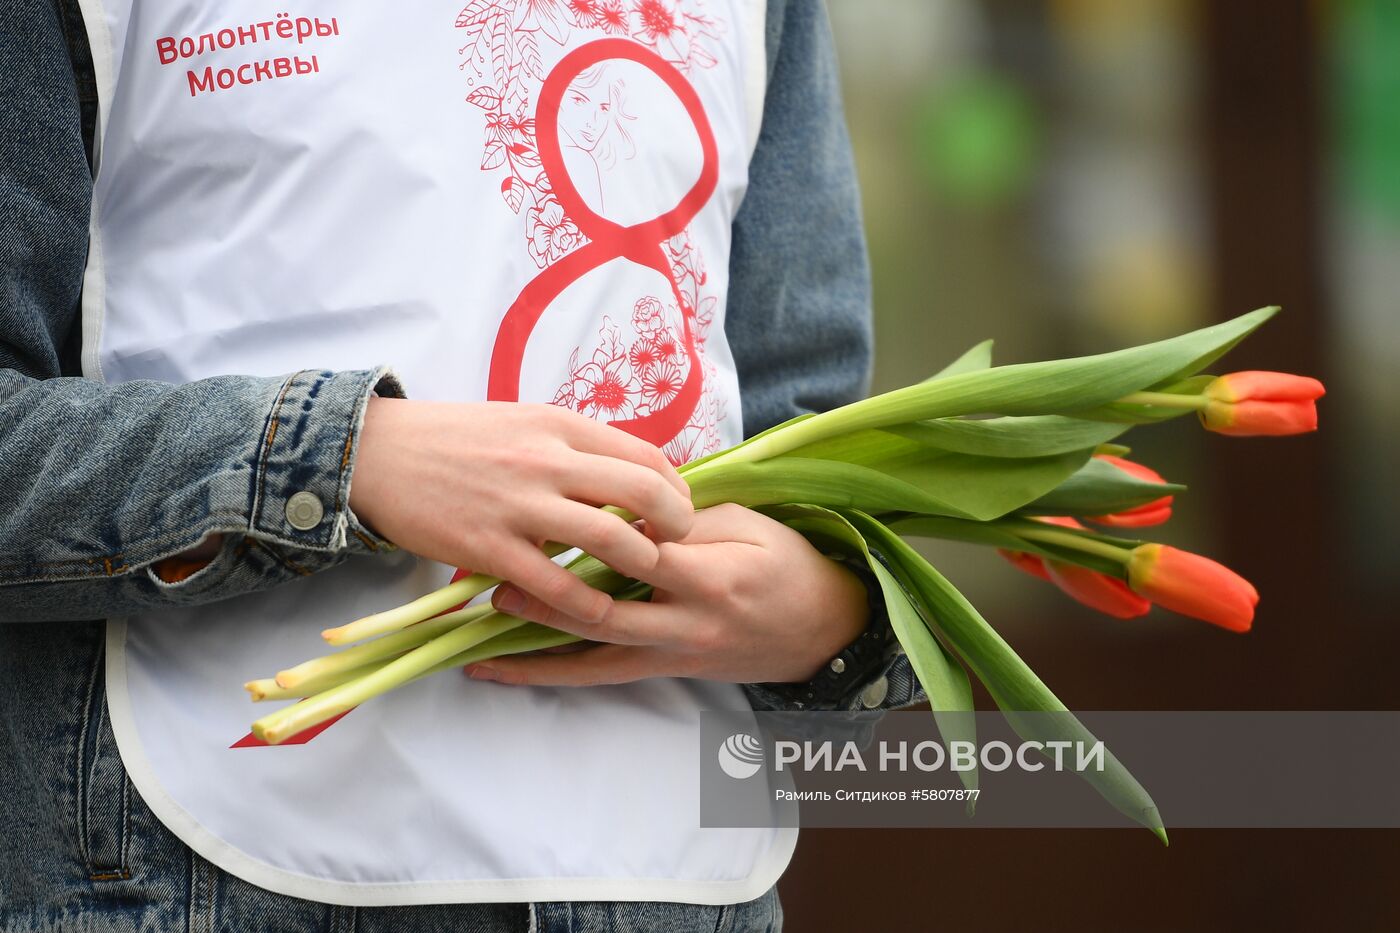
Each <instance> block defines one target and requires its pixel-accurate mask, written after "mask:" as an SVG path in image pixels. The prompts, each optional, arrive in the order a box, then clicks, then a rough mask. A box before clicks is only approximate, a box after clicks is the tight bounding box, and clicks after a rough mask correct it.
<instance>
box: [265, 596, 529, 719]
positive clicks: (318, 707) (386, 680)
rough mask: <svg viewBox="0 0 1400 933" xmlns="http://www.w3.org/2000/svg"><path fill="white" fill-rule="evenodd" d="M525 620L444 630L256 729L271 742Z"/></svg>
mask: <svg viewBox="0 0 1400 933" xmlns="http://www.w3.org/2000/svg"><path fill="white" fill-rule="evenodd" d="M524 624H525V620H524V619H517V618H515V617H514V616H508V615H502V614H500V613H492V614H491V615H488V616H486V617H485V618H482V619H478V620H477V621H475V622H468V623H466V624H465V625H460V626H458V627H457V628H455V629H453V630H452V631H450V632H448V633H447V634H446V635H439V636H438V637H437V638H434V639H433V640H432V641H430V642H428V643H427V644H425V645H422V646H420V647H418V648H415V649H413V650H412V651H410V652H408V653H406V654H404V655H401V656H400V657H398V658H395V659H394V660H392V661H390V662H389V663H387V664H385V665H384V666H383V667H380V668H379V669H378V670H376V671H374V672H373V673H370V674H366V675H365V676H363V677H357V678H355V679H354V680H352V681H349V682H348V683H344V684H340V685H339V686H336V687H332V688H331V689H329V690H326V691H324V692H322V693H318V694H316V695H315V696H313V697H308V698H307V699H305V700H303V701H302V702H300V703H295V704H293V705H291V706H284V707H283V708H282V709H279V710H277V712H275V713H271V714H269V715H267V716H264V717H263V718H261V719H259V720H258V721H257V722H255V723H253V734H254V735H256V736H257V737H258V738H260V739H262V740H263V741H264V742H267V743H268V744H269V745H276V744H278V743H279V742H282V741H283V740H285V739H288V738H290V737H292V736H294V735H296V734H297V733H299V732H302V731H304V730H306V729H310V728H311V727H312V726H316V725H319V724H321V723H323V722H325V721H326V720H327V719H330V718H331V717H332V716H337V715H339V714H340V713H343V712H345V711H346V710H349V709H352V708H354V707H356V706H359V705H360V704H361V703H364V702H365V701H366V700H371V699H373V698H374V697H377V696H379V695H380V694H383V693H388V692H389V691H390V690H393V689H395V688H396V687H399V686H402V685H403V684H405V683H408V682H409V681H410V680H413V679H415V678H416V677H417V676H418V675H420V674H424V673H426V672H427V671H428V670H429V669H430V668H432V667H434V666H436V665H438V664H439V663H440V662H442V661H446V660H447V659H448V658H450V657H452V656H453V655H457V654H461V653H462V652H464V651H466V650H467V649H468V648H472V647H474V646H476V645H479V644H481V643H482V642H484V641H486V640H488V639H490V638H494V637H495V636H497V635H499V634H501V633H502V632H508V631H510V630H511V629H513V628H519V627H520V626H522V625H524Z"/></svg>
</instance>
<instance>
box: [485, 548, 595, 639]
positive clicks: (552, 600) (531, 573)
mask: <svg viewBox="0 0 1400 933" xmlns="http://www.w3.org/2000/svg"><path fill="white" fill-rule="evenodd" d="M503 558H504V559H503V560H502V561H501V570H500V572H499V573H497V574H496V575H497V576H499V577H501V578H502V579H504V580H509V581H510V582H512V583H514V584H515V586H516V588H517V589H518V590H520V591H523V592H525V593H527V594H529V595H531V596H533V597H535V598H536V599H538V600H540V601H541V602H543V603H545V604H546V605H548V606H551V607H553V608H555V609H558V610H559V611H560V612H561V613H562V614H563V615H564V616H566V617H569V618H573V619H577V620H580V621H582V622H587V623H594V624H596V623H598V622H601V621H603V619H604V618H606V617H607V614H608V612H609V610H610V609H611V608H612V604H613V600H612V597H611V596H609V595H608V594H607V593H604V592H602V591H601V590H595V589H594V588H593V587H591V586H589V585H588V584H587V583H584V582H583V581H582V580H580V579H579V578H578V577H576V576H574V575H573V574H571V573H569V571H567V570H565V569H564V568H563V567H560V566H559V565H558V564H556V563H554V561H552V560H550V559H549V558H547V557H545V556H544V555H543V554H541V553H540V552H539V551H537V550H535V549H534V548H531V547H527V546H523V545H519V546H511V547H510V548H509V550H508V551H507V553H505V554H504V555H503ZM498 608H501V609H502V611H503V612H509V611H510V610H509V609H506V608H504V607H498ZM512 614H513V613H512ZM561 627H562V626H561ZM566 631H570V632H572V631H574V629H566Z"/></svg>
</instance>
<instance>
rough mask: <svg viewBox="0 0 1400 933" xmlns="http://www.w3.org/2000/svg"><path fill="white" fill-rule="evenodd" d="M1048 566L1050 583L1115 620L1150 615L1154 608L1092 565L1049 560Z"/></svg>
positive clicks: (1125, 585) (1120, 581)
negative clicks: (1091, 566)
mask: <svg viewBox="0 0 1400 933" xmlns="http://www.w3.org/2000/svg"><path fill="white" fill-rule="evenodd" d="M1045 569H1046V572H1047V573H1048V575H1049V577H1050V582H1052V583H1054V584H1055V585H1056V586H1058V587H1059V588H1060V589H1062V590H1064V591H1065V592H1066V593H1068V594H1069V595H1071V596H1073V597H1074V598H1075V599H1077V600H1079V601H1080V602H1081V603H1083V604H1084V605H1086V606H1088V607H1089V608H1091V609H1097V610H1098V611H1099V612H1102V613H1106V614H1107V615H1111V616H1113V617H1114V618H1115V619H1135V618H1137V617H1138V616H1145V615H1147V612H1148V610H1149V609H1151V608H1152V603H1151V602H1150V601H1148V600H1146V599H1143V598H1142V597H1141V596H1139V595H1138V594H1136V593H1134V592H1133V591H1132V590H1130V589H1128V586H1127V584H1125V583H1124V582H1123V581H1122V580H1115V579H1114V578H1113V577H1110V576H1108V575H1107V574H1103V573H1099V572H1098V571H1096V570H1090V569H1089V568H1088V567H1080V566H1079V565H1078V564H1067V563H1065V562H1064V561H1059V560H1047V561H1045Z"/></svg>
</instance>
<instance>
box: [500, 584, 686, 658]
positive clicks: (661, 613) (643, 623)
mask: <svg viewBox="0 0 1400 933" xmlns="http://www.w3.org/2000/svg"><path fill="white" fill-rule="evenodd" d="M491 603H492V605H494V606H495V607H496V608H497V609H499V610H500V611H501V612H504V613H506V614H507V615H513V616H515V617H516V618H520V619H525V620H526V621H528V622H538V623H539V624H540V625H547V626H549V627H550V628H556V629H559V630H560V631H563V632H569V633H571V634H574V635H582V636H583V637H585V638H587V639H588V640H589V641H595V642H608V643H610V644H614V645H662V646H670V645H676V644H679V643H680V642H681V640H682V636H683V634H684V632H685V627H686V626H685V622H684V621H683V620H682V619H681V618H680V613H679V611H678V610H677V609H676V608H675V607H673V606H670V605H667V604H664V603H650V602H641V601H630V600H620V599H619V600H614V601H613V604H612V608H611V609H609V610H608V614H607V618H605V619H603V621H601V622H584V621H582V620H579V619H576V618H574V617H572V616H570V615H568V614H567V613H563V612H560V611H559V610H558V609H556V608H554V607H553V606H550V605H547V604H546V603H544V602H543V601H541V600H539V599H536V598H535V597H533V596H531V595H530V594H529V593H525V592H523V591H521V590H520V589H518V588H516V587H513V586H510V585H508V584H502V585H501V586H499V587H497V588H496V592H495V594H494V595H493V596H492V597H491Z"/></svg>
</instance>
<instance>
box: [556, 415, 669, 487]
mask: <svg viewBox="0 0 1400 933" xmlns="http://www.w3.org/2000/svg"><path fill="white" fill-rule="evenodd" d="M568 423H569V425H570V427H569V428H567V429H566V433H565V439H566V440H568V441H569V443H570V446H572V447H573V448H574V449H575V450H579V451H582V452H584V453H591V454H599V455H601V456H604V457H613V458H616V459H618V460H627V461H630V462H632V463H635V464H637V465H638V466H643V467H646V468H648V469H650V470H653V471H655V472H656V473H658V474H659V475H660V476H661V477H662V478H663V479H665V480H666V482H668V483H670V484H671V486H672V488H674V489H675V490H676V492H678V493H680V494H681V495H683V496H685V497H686V498H687V499H689V498H690V487H689V486H688V485H686V482H685V480H683V479H681V475H680V474H679V473H677V472H676V468H675V467H674V466H672V465H671V461H670V460H667V459H666V455H665V454H663V453H662V452H661V448H659V447H657V446H656V445H655V444H652V443H650V442H649V441H644V440H642V439H641V438H640V437H633V436H632V435H631V434H628V433H627V432H626V431H623V430H621V429H619V428H614V427H612V426H611V425H607V424H603V423H602V422H601V421H594V420H593V419H592V418H589V417H587V416H584V415H572V416H571V417H570V418H569V419H568Z"/></svg>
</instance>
